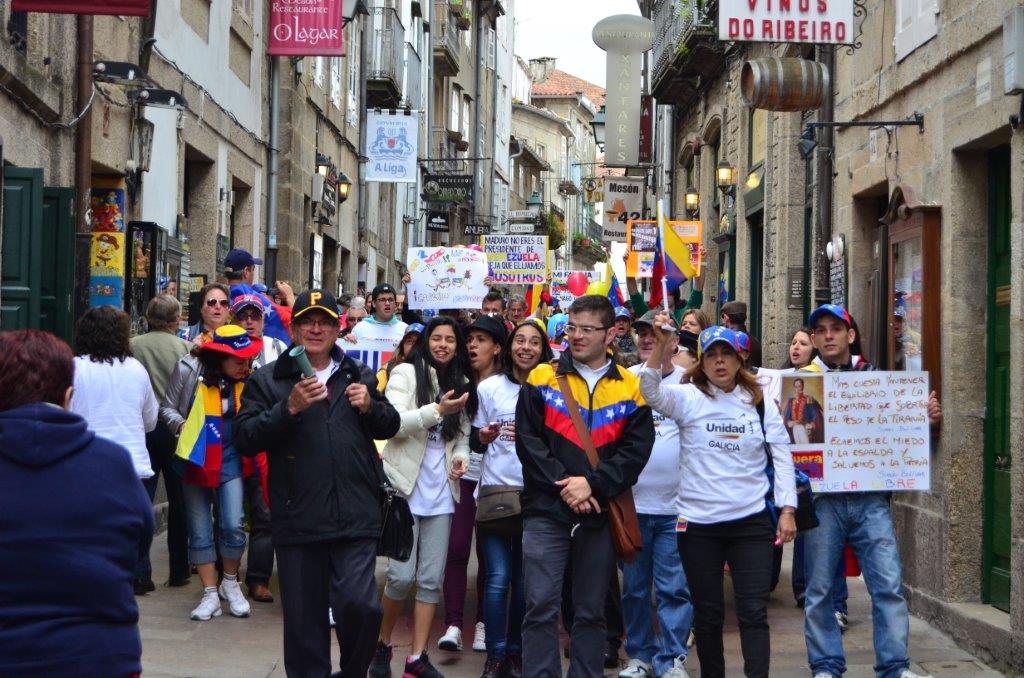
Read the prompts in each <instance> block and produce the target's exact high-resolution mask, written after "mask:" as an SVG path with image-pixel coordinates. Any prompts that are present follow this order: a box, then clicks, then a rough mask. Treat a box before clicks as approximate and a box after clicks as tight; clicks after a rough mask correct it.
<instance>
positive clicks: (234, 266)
mask: <svg viewBox="0 0 1024 678" xmlns="http://www.w3.org/2000/svg"><path fill="white" fill-rule="evenodd" d="M262 265H263V260H262V259H259V258H257V257H254V256H252V255H251V254H249V251H248V250H243V249H242V248H240V247H236V248H235V249H233V250H231V251H230V252H228V255H227V256H226V257H224V270H225V271H228V272H233V271H241V270H243V269H245V268H248V267H249V266H262Z"/></svg>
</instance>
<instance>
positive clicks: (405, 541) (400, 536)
mask: <svg viewBox="0 0 1024 678" xmlns="http://www.w3.org/2000/svg"><path fill="white" fill-rule="evenodd" d="M380 496H381V524H380V543H379V544H378V545H377V555H380V556H385V557H387V558H391V559H392V560H397V561H399V562H402V563H404V562H405V561H407V560H409V557H410V556H412V546H413V535H412V526H413V517H412V511H410V510H409V502H407V501H406V500H405V497H403V496H402V495H400V494H399V493H398V490H396V489H395V487H394V486H393V485H392V484H391V483H390V482H388V480H387V479H386V478H385V479H384V481H383V482H382V483H381V485H380Z"/></svg>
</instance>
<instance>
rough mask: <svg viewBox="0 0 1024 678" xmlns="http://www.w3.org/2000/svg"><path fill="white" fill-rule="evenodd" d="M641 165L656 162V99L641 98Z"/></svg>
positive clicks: (645, 96) (648, 95) (648, 96)
mask: <svg viewBox="0 0 1024 678" xmlns="http://www.w3.org/2000/svg"><path fill="white" fill-rule="evenodd" d="M639 160H640V164H641V165H644V164H648V163H651V162H654V97H652V96H651V95H650V94H644V95H643V96H641V97H640V156H639Z"/></svg>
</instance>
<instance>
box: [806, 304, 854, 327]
mask: <svg viewBox="0 0 1024 678" xmlns="http://www.w3.org/2000/svg"><path fill="white" fill-rule="evenodd" d="M823 315H831V316H834V317H836V318H839V319H840V320H842V321H843V322H844V323H846V326H847V327H853V316H851V315H850V312H849V311H847V310H846V309H845V308H843V307H842V306H840V305H839V304H822V305H821V306H819V307H818V308H816V309H814V312H813V313H811V317H810V318H808V319H807V324H808V325H809V326H810V327H811V328H813V327H814V326H815V325H817V324H818V321H819V320H821V317H822V316H823Z"/></svg>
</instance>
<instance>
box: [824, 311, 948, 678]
mask: <svg viewBox="0 0 1024 678" xmlns="http://www.w3.org/2000/svg"><path fill="white" fill-rule="evenodd" d="M807 324H808V326H810V327H811V328H813V329H814V345H815V347H816V348H817V349H818V353H819V354H820V356H819V358H816V359H815V360H814V361H813V362H812V363H811V364H810V365H808V366H807V367H805V368H804V370H806V371H817V372H821V371H832V370H838V371H850V370H855V371H871V370H874V369H875V368H874V367H873V366H872V365H871V364H870V363H868V362H866V361H864V360H859V359H858V357H857V356H855V355H853V353H852V350H851V347H852V346H854V345H855V343H856V341H857V330H856V325H855V323H854V320H853V317H852V316H851V315H850V313H849V312H848V311H847V310H846V309H845V308H843V307H842V306H839V305H836V304H825V305H823V306H819V307H818V308H817V309H815V310H814V312H813V313H811V316H810V318H809V319H808V322H807ZM928 418H929V420H930V421H931V423H932V425H933V426H935V425H938V424H939V423H940V422H941V421H942V407H941V405H940V404H939V399H938V396H937V395H936V394H935V392H934V391H932V393H931V394H929V397H928ZM889 499H890V494H889V493H888V492H849V493H844V492H840V493H833V494H820V493H819V494H818V495H815V497H814V509H815V511H816V513H817V514H818V520H819V521H820V524H819V525H818V527H817V528H815V529H813V530H810V531H809V532H807V534H806V535H804V567H805V568H806V576H807V590H806V594H805V595H806V604H805V607H804V637H805V640H806V642H807V659H808V662H809V663H810V667H811V673H812V674H813V675H814V678H840V676H842V675H843V673H844V672H845V671H846V656H845V654H844V653H843V637H842V632H841V630H840V627H839V620H838V619H837V616H836V614H835V607H834V602H833V600H834V598H833V589H834V587H835V582H836V578H837V577H836V575H837V574H838V567H839V566H840V565H839V564H840V562H841V561H842V556H843V545H844V544H845V543H848V544H849V545H850V546H851V547H852V548H853V551H854V553H855V554H856V556H857V559H858V560H859V561H860V563H861V567H862V569H863V572H864V583H865V584H866V585H867V589H868V594H870V596H871V619H872V623H873V625H874V629H873V631H874V647H875V673H876V675H878V676H879V677H880V678H919V677H918V674H916V673H914V672H913V671H911V670H910V659H909V657H908V652H907V645H908V640H909V635H910V618H909V615H908V612H907V601H906V599H905V598H904V597H903V577H902V568H901V566H900V552H899V549H897V548H896V533H895V530H894V529H893V525H892V513H891V511H890V507H889Z"/></svg>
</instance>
